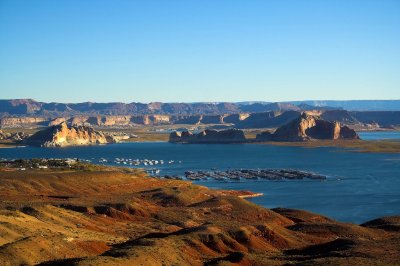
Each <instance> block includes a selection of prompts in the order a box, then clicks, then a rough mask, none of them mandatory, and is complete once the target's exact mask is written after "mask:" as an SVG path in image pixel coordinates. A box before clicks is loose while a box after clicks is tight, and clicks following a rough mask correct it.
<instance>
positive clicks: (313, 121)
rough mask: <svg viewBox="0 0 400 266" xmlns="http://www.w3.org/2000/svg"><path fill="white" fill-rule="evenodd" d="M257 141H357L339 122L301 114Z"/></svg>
mask: <svg viewBox="0 0 400 266" xmlns="http://www.w3.org/2000/svg"><path fill="white" fill-rule="evenodd" d="M256 139H257V140H260V141H262V140H264V141H266V140H273V141H307V140H315V139H320V140H323V139H329V140H337V139H359V136H358V134H357V133H356V132H355V131H354V130H352V129H350V128H349V127H347V126H342V125H341V124H340V123H339V122H337V121H335V122H330V121H326V120H323V119H321V118H319V117H316V116H312V115H308V114H307V113H303V114H302V115H301V116H299V117H298V118H296V119H294V120H292V121H291V122H289V123H288V124H286V125H283V126H281V127H279V128H278V129H277V130H276V131H275V132H274V133H273V134H271V133H269V132H265V133H263V134H259V135H257V137H256Z"/></svg>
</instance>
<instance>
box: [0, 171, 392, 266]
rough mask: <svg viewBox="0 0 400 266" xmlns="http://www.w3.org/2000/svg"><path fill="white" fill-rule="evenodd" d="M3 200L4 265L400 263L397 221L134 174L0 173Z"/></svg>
mask: <svg viewBox="0 0 400 266" xmlns="http://www.w3.org/2000/svg"><path fill="white" fill-rule="evenodd" d="M28 176H29V178H27V177H28ZM0 193H1V195H2V202H1V204H0V228H1V232H2V234H1V235H0V261H2V262H3V263H4V265H19V264H27V265H33V264H40V265H129V264H130V265H140V264H143V265H150V264H151V265H173V264H175V265H182V264H190V265H230V263H234V264H235V265H286V264H288V263H301V264H320V265H321V264H324V265H349V264H352V265H366V264H396V263H399V261H400V256H399V254H400V249H399V247H400V235H399V231H398V224H399V222H400V218H399V217H387V218H381V219H378V220H374V221H371V222H367V223H365V224H364V225H362V226H360V225H354V224H349V223H341V222H337V221H334V220H332V219H329V218H327V217H323V216H320V215H317V214H314V213H310V212H306V211H300V210H291V209H282V208H278V209H273V210H268V209H265V208H262V207H260V206H257V205H255V204H253V203H250V202H248V201H247V200H245V199H242V198H239V197H237V196H236V195H239V192H232V191H218V190H210V189H207V188H205V187H202V186H197V185H193V184H191V183H189V182H184V181H177V180H160V179H153V178H149V177H146V176H145V174H144V173H142V172H139V171H134V170H126V171H125V170H123V169H118V168H109V169H108V168H105V167H97V166H88V167H83V168H81V170H79V169H71V170H66V169H64V170H63V169H41V170H38V169H33V170H27V171H18V170H15V169H10V168H8V169H7V168H1V169H0Z"/></svg>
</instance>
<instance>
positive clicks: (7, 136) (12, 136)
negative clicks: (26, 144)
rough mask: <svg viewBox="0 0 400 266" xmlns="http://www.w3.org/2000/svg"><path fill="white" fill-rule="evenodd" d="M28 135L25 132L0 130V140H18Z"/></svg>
mask: <svg viewBox="0 0 400 266" xmlns="http://www.w3.org/2000/svg"><path fill="white" fill-rule="evenodd" d="M28 137H29V135H28V134H27V133H25V132H21V131H19V132H13V133H6V132H4V131H2V130H0V140H8V141H12V142H20V141H23V140H25V139H26V138H28Z"/></svg>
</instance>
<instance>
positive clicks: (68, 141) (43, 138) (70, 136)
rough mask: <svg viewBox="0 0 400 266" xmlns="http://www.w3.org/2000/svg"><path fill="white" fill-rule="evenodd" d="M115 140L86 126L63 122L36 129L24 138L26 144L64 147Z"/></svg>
mask: <svg viewBox="0 0 400 266" xmlns="http://www.w3.org/2000/svg"><path fill="white" fill-rule="evenodd" d="M112 142H115V139H113V138H112V137H108V136H106V135H104V134H103V133H102V132H99V131H96V130H94V129H93V128H90V127H86V126H70V127H68V126H67V124H66V123H65V122H63V123H61V124H58V125H55V126H51V127H48V128H46V129H44V130H41V131H38V132H36V133H35V134H33V135H32V136H31V137H29V138H27V139H26V140H25V143H26V144H28V145H35V146H42V147H65V146H77V145H94V144H105V143H112Z"/></svg>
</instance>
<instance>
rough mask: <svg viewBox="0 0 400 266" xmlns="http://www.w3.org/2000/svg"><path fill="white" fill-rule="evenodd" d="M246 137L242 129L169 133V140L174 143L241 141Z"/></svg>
mask: <svg viewBox="0 0 400 266" xmlns="http://www.w3.org/2000/svg"><path fill="white" fill-rule="evenodd" d="M245 141H246V138H245V135H244V133H243V131H242V130H239V129H227V130H220V131H217V130H210V129H207V130H204V131H202V132H200V133H197V134H193V133H192V132H190V131H184V132H173V133H171V134H170V137H169V142H174V143H241V142H245Z"/></svg>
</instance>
